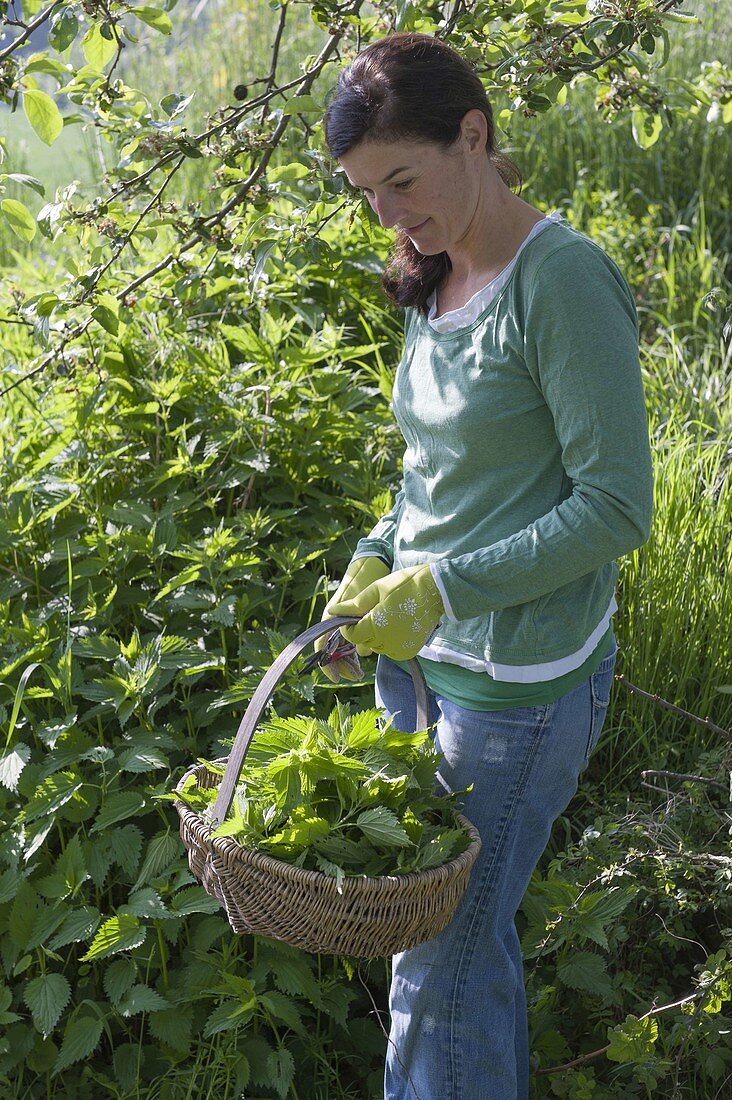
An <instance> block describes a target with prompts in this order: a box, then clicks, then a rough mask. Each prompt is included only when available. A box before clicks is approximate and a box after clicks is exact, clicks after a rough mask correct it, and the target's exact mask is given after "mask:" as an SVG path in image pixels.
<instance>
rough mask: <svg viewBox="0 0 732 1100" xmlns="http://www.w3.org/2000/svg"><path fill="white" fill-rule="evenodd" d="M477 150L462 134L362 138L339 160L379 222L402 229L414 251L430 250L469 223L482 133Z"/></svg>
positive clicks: (449, 247)
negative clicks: (434, 138) (445, 138)
mask: <svg viewBox="0 0 732 1100" xmlns="http://www.w3.org/2000/svg"><path fill="white" fill-rule="evenodd" d="M472 113H473V112H471V114H472ZM475 113H476V114H478V113H479V112H475ZM481 118H482V115H481ZM477 140H478V141H479V140H480V135H478V138H477ZM478 150H479V154H480V155H478V156H476V155H475V153H474V152H473V151H472V146H471V145H470V135H468V136H467V138H466V135H465V134H461V136H460V137H459V138H458V139H457V141H456V142H455V143H454V144H453V145H451V146H449V147H447V148H445V147H444V146H442V145H437V144H434V143H432V142H422V141H398V142H379V141H368V140H365V141H362V142H360V144H359V145H357V146H355V148H353V149H351V150H350V151H349V152H348V153H345V154H344V155H343V156H342V157H341V164H342V166H343V169H344V171H345V173H346V176H347V177H348V179H349V180H350V182H351V183H352V184H353V186H354V187H357V188H358V189H359V190H361V191H363V192H364V194H365V195H366V198H367V199H368V201H369V203H370V204H371V207H372V209H373V210H374V211H375V213H376V214H377V216H378V218H379V221H380V222H381V224H382V225H383V226H384V228H385V229H391V228H397V229H403V230H404V232H405V233H406V234H407V236H408V237H409V238H410V239H411V241H412V243H413V244H414V246H415V248H416V249H417V251H418V252H421V253H422V254H423V255H425V256H433V255H436V254H438V253H440V252H448V253H449V252H451V251H453V250H454V249H455V247H456V246H457V247H458V248H459V246H460V242H461V241H462V240H463V239H464V238H465V236H466V235H467V233H468V232H469V230H470V227H471V225H472V223H473V220H474V217H475V213H476V210H477V207H478V200H479V196H480V188H481V182H480V181H481V170H482V168H483V167H484V166H485V164H486V162H487V158H486V156H485V138H483V141H482V145H480V146H479V147H478Z"/></svg>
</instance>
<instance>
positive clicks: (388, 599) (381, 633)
mask: <svg viewBox="0 0 732 1100" xmlns="http://www.w3.org/2000/svg"><path fill="white" fill-rule="evenodd" d="M330 613H331V614H332V615H360V616H362V618H361V621H360V622H358V623H354V625H353V626H343V627H341V634H342V635H343V637H344V638H346V639H347V640H348V641H349V642H352V643H353V644H354V645H355V646H356V649H357V651H358V652H359V653H360V654H361V655H362V656H363V655H364V654H366V653H370V652H372V651H373V652H376V653H383V654H384V655H385V656H386V657H391V658H392V659H393V660H395V661H407V660H409V659H410V658H411V657H414V656H415V655H416V654H417V653H419V651H420V649H421V648H422V646H423V645H424V644H425V642H427V640H428V639H429V638H430V637H431V635H432V634H433V633H434V631H435V627H436V626H437V624H438V623H439V621H440V619H441V618H442V616H443V615H444V613H445V607H444V605H443V602H442V596H441V595H440V593H439V590H438V588H437V585H436V584H435V582H434V580H433V578H432V573H431V571H430V567H429V566H428V565H415V566H412V568H410V569H398V570H397V571H396V572H395V573H390V574H389V576H388V577H383V578H382V579H381V580H377V581H374V583H373V584H370V585H369V586H368V587H367V588H364V589H363V590H362V591H361V592H359V593H358V594H357V595H356V596H355V597H354V598H352V599H349V600H343V601H341V602H340V603H333V604H331V605H330Z"/></svg>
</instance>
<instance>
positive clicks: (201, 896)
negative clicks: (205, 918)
mask: <svg viewBox="0 0 732 1100" xmlns="http://www.w3.org/2000/svg"><path fill="white" fill-rule="evenodd" d="M171 908H172V909H173V910H174V915H175V916H177V917H181V916H183V915H188V914H189V913H218V911H219V909H220V908H221V903H220V902H219V901H217V900H216V898H212V897H210V896H209V895H208V894H207V893H206V891H205V890H204V889H203V887H202V886H187V887H186V888H185V889H184V890H179V891H178V893H177V894H175V896H174V897H173V901H172V902H171Z"/></svg>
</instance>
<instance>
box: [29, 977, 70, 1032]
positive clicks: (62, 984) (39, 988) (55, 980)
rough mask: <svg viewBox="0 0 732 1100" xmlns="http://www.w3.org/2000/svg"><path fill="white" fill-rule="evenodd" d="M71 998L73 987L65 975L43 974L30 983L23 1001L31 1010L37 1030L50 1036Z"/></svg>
mask: <svg viewBox="0 0 732 1100" xmlns="http://www.w3.org/2000/svg"><path fill="white" fill-rule="evenodd" d="M70 998H71V986H70V985H69V983H68V981H67V980H66V978H64V976H63V974H41V975H40V976H39V977H37V978H34V979H33V981H31V982H28V984H27V986H26V987H25V989H24V991H23V1000H24V1001H25V1003H26V1004H27V1006H28V1008H29V1009H30V1010H31V1014H32V1016H33V1023H34V1024H35V1026H36V1029H37V1030H38V1031H40V1033H41V1034H42V1035H43V1036H44V1038H45V1036H47V1035H50V1033H51V1032H52V1031H53V1029H54V1028H55V1026H56V1024H57V1023H58V1020H59V1017H60V1016H61V1013H62V1012H63V1010H64V1009H65V1008H66V1005H67V1004H68V1003H69V1000H70Z"/></svg>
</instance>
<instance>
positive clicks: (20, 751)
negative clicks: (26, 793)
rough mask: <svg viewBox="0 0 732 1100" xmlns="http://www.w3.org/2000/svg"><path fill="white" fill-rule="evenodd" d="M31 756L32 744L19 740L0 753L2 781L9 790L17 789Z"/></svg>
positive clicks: (0, 778) (0, 779) (0, 775)
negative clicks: (13, 745)
mask: <svg viewBox="0 0 732 1100" xmlns="http://www.w3.org/2000/svg"><path fill="white" fill-rule="evenodd" d="M30 757H31V748H30V745H26V744H24V743H23V742H19V743H18V744H17V745H15V747H14V748H12V749H5V751H4V752H3V753H2V754H0V783H2V785H3V787H7V789H8V790H9V791H17V789H18V779H19V778H20V773H21V772H22V771H23V768H24V767H25V766H26V764H27V763H28V761H29V760H30Z"/></svg>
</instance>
